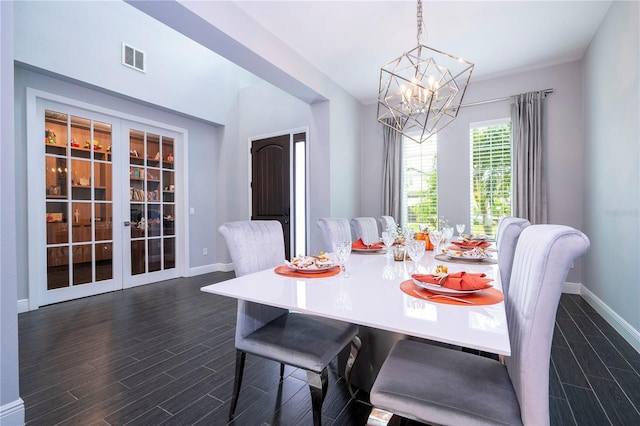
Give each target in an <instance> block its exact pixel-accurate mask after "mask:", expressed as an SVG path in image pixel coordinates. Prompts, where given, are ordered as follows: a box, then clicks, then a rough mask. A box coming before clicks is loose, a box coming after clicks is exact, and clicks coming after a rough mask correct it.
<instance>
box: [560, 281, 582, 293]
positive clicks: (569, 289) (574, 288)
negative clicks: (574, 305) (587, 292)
mask: <svg viewBox="0 0 640 426" xmlns="http://www.w3.org/2000/svg"><path fill="white" fill-rule="evenodd" d="M581 291H582V284H580V283H568V282H565V283H564V287H563V288H562V292H563V293H568V294H580V293H581Z"/></svg>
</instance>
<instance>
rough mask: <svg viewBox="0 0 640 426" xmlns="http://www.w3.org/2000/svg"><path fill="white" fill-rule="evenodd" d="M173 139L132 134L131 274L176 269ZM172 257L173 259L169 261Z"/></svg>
mask: <svg viewBox="0 0 640 426" xmlns="http://www.w3.org/2000/svg"><path fill="white" fill-rule="evenodd" d="M174 143H175V140H174V139H173V138H169V137H165V136H163V135H159V134H156V133H149V132H145V131H142V130H136V129H132V130H130V131H129V200H130V224H131V273H132V275H136V274H143V273H146V272H155V271H162V270H165V269H172V268H175V239H174V238H170V239H166V238H164V237H165V236H174V235H175V228H174V223H175V213H176V212H175V197H174V196H175V191H176V187H175V172H174V166H173V165H174ZM165 256H169V257H170V258H169V259H165Z"/></svg>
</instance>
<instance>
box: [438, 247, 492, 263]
mask: <svg viewBox="0 0 640 426" xmlns="http://www.w3.org/2000/svg"><path fill="white" fill-rule="evenodd" d="M494 252H495V251H494V250H490V249H488V248H482V247H474V248H471V249H467V250H463V249H459V248H455V249H448V248H443V249H441V250H440V253H438V254H436V255H435V256H434V258H435V259H437V260H442V261H444V262H453V263H465V264H478V263H484V264H496V263H497V260H496V258H495V257H494V256H493V253H494Z"/></svg>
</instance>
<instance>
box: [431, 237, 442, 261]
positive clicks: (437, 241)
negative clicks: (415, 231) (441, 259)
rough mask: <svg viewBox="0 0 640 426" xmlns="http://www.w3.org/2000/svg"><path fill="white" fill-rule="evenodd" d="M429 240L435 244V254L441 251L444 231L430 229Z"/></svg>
mask: <svg viewBox="0 0 640 426" xmlns="http://www.w3.org/2000/svg"><path fill="white" fill-rule="evenodd" d="M429 241H431V244H433V256H434V257H435V256H436V255H437V254H439V253H440V243H441V242H442V231H437V230H433V231H429Z"/></svg>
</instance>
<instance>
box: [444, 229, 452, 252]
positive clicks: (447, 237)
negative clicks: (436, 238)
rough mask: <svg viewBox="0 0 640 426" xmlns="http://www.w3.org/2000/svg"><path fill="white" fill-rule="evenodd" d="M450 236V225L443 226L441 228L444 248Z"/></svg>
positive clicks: (449, 240)
mask: <svg viewBox="0 0 640 426" xmlns="http://www.w3.org/2000/svg"><path fill="white" fill-rule="evenodd" d="M452 238H453V228H452V227H450V226H449V227H446V228H443V229H442V247H443V248H446V247H447V244H449V243H450V242H451V239H452Z"/></svg>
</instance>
